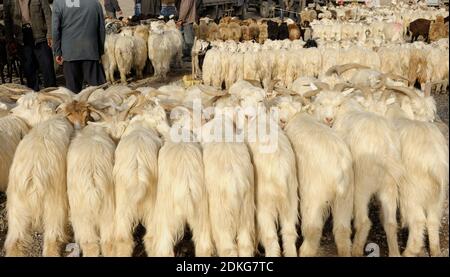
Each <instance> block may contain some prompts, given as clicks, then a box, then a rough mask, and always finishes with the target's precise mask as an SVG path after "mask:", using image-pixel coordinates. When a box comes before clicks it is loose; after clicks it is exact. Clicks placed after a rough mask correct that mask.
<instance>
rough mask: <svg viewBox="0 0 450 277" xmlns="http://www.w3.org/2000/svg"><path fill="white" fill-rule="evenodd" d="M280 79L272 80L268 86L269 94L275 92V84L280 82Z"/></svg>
mask: <svg viewBox="0 0 450 277" xmlns="http://www.w3.org/2000/svg"><path fill="white" fill-rule="evenodd" d="M279 81H280V80H278V79H276V80H271V81H270V83H269V86H268V87H267V94H268V95H271V94H272V93H273V89H274V87H275V85H276V84H277V83H278V82H279Z"/></svg>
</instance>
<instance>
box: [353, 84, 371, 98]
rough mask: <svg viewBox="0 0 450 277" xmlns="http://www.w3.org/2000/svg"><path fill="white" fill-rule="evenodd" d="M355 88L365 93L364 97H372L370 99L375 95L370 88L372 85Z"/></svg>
mask: <svg viewBox="0 0 450 277" xmlns="http://www.w3.org/2000/svg"><path fill="white" fill-rule="evenodd" d="M355 88H356V89H359V90H360V91H361V92H362V93H363V94H364V97H365V98H366V99H370V100H372V99H373V95H372V91H371V90H370V87H368V86H356V87H355Z"/></svg>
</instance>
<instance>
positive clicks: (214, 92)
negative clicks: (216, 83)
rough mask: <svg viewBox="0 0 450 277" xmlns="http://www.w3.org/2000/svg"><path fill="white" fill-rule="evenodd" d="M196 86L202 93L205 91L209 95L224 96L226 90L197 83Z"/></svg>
mask: <svg viewBox="0 0 450 277" xmlns="http://www.w3.org/2000/svg"><path fill="white" fill-rule="evenodd" d="M198 88H199V89H200V90H201V92H202V93H205V94H207V95H209V96H224V95H226V94H227V93H228V92H227V91H223V92H222V91H220V90H217V89H215V88H213V87H209V86H205V85H198Z"/></svg>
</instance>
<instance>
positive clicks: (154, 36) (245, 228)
mask: <svg viewBox="0 0 450 277" xmlns="http://www.w3.org/2000/svg"><path fill="white" fill-rule="evenodd" d="M410 10H412V11H413V12H411V13H409V11H410ZM348 11H350V12H348ZM400 12H402V14H404V16H403V17H402V19H403V20H405V18H408V20H411V21H413V20H415V18H414V16H415V15H417V14H421V17H423V18H429V19H436V17H439V16H442V11H441V10H438V9H429V8H421V6H416V7H415V8H411V7H409V10H408V9H406V8H405V6H403V5H399V6H398V7H396V8H391V9H382V8H380V9H370V10H369V9H364V8H349V9H347V10H344V9H343V8H335V9H334V12H333V13H332V12H331V11H328V10H324V11H323V12H322V13H320V14H319V15H317V14H316V15H315V16H314V15H312V12H311V11H305V12H304V16H302V20H304V21H305V20H306V19H307V18H308V16H310V17H311V20H310V23H311V26H312V29H313V32H312V37H314V38H315V41H316V42H317V47H309V46H311V43H308V42H304V40H302V39H299V37H300V36H301V34H302V30H301V28H302V26H300V27H299V26H297V28H298V29H299V30H300V32H297V29H296V28H295V27H290V28H289V26H290V25H292V24H286V26H287V27H288V28H287V29H286V28H284V27H281V26H282V24H283V23H281V24H279V25H277V26H278V27H279V28H278V35H279V34H280V29H282V30H284V31H282V32H281V33H284V34H286V32H285V31H286V30H287V34H288V37H287V38H285V39H280V37H278V35H277V37H276V38H275V37H272V38H271V37H270V34H271V33H272V30H273V28H272V27H274V26H275V25H273V22H275V21H270V22H272V23H269V22H258V21H254V20H247V21H245V22H244V21H242V22H238V21H236V20H233V19H231V18H227V19H225V20H223V21H222V22H221V23H219V24H216V23H212V22H209V21H208V20H206V21H205V20H204V21H201V22H200V24H199V25H198V26H196V33H197V38H198V41H197V42H196V43H195V45H194V49H193V51H194V52H197V51H198V52H200V50H206V54H205V57H204V60H203V65H202V72H203V74H202V79H203V84H192V85H191V86H188V87H186V86H183V85H181V84H179V83H178V82H175V83H172V84H168V85H163V86H162V87H159V88H157V89H156V88H152V87H149V86H145V85H144V84H145V83H144V82H137V83H134V84H129V85H128V86H127V85H125V83H126V82H127V74H128V73H129V72H130V71H131V69H134V70H135V72H136V75H137V76H138V77H139V78H141V77H142V70H143V69H144V67H145V64H146V62H147V60H148V59H150V62H151V63H152V66H153V68H154V71H155V76H157V77H159V78H163V79H164V78H166V76H167V73H168V72H169V71H170V66H171V64H172V63H179V62H180V59H181V49H182V37H181V33H180V31H179V30H178V29H177V28H176V25H175V22H173V21H168V22H166V23H165V22H162V21H153V22H151V23H150V25H149V26H148V25H138V26H134V27H130V26H122V23H121V22H118V21H111V22H108V23H107V29H108V30H109V32H108V35H107V38H106V43H105V55H104V57H103V58H102V60H103V62H102V64H103V66H104V67H105V71H106V73H107V77H108V81H109V82H110V83H108V84H105V85H103V86H99V87H88V88H86V89H84V90H83V91H82V92H80V93H79V94H74V93H72V92H71V91H69V90H67V89H65V88H63V87H59V88H47V89H44V90H41V91H39V92H34V91H31V90H30V89H28V88H25V87H22V86H19V85H12V84H5V85H0V191H1V192H6V196H7V203H6V208H7V218H8V233H7V237H6V241H5V244H4V248H5V250H6V255H7V256H25V255H27V254H28V253H27V248H28V245H29V244H30V242H31V240H32V233H33V231H39V232H43V253H42V254H43V256H59V255H61V247H62V246H63V245H64V243H67V241H68V239H69V238H68V237H69V235H68V230H67V227H68V225H69V224H70V225H71V226H72V228H73V234H74V239H75V242H76V243H78V244H79V245H80V248H81V250H82V253H83V256H100V255H102V256H131V255H132V253H133V249H134V247H135V242H134V238H133V231H134V228H135V227H136V226H137V225H138V224H139V223H141V224H142V225H143V226H144V227H145V228H146V233H145V235H144V238H143V243H144V245H145V251H146V253H147V255H148V256H174V255H175V253H174V246H175V244H176V243H177V242H179V241H180V240H181V239H182V238H183V235H184V230H185V228H186V226H187V225H189V227H190V229H191V230H192V234H193V236H192V240H193V242H194V246H195V256H213V255H217V256H221V257H222V256H240V257H248V256H254V255H255V254H256V251H257V246H258V244H261V245H262V246H263V248H264V252H265V253H264V255H265V256H267V257H276V256H316V255H317V254H318V253H319V248H320V241H321V237H322V231H323V227H324V224H325V221H326V220H327V218H328V217H330V216H331V217H332V219H333V220H332V224H333V229H332V232H333V235H334V240H335V244H336V248H337V254H338V255H339V256H362V255H363V254H364V247H365V244H366V240H367V237H368V234H369V231H370V229H371V221H370V219H369V202H370V201H371V199H372V198H373V197H375V198H376V199H377V200H378V201H379V203H380V212H379V213H380V217H381V222H382V224H383V228H384V231H385V232H386V239H387V245H388V253H389V256H400V255H403V256H418V255H421V254H422V251H423V249H424V247H425V242H424V238H425V236H424V234H425V232H426V233H427V234H428V241H429V249H430V255H431V256H440V255H441V249H440V239H439V229H440V223H441V218H442V213H443V210H444V202H445V200H446V197H447V191H448V184H449V153H448V141H447V139H446V137H445V135H444V134H443V133H446V132H448V128H447V127H446V126H445V124H443V123H442V122H440V119H439V117H438V116H437V108H436V103H435V100H434V98H433V96H432V95H431V87H430V85H429V84H432V83H434V82H437V81H444V84H443V86H444V89H445V87H446V86H447V85H448V78H449V77H448V70H449V65H448V49H449V41H448V38H441V39H438V40H436V41H434V42H432V43H430V44H427V43H425V42H414V43H408V44H407V43H404V42H403V41H401V42H400V41H396V40H392V37H390V36H386V35H385V34H383V35H380V36H378V34H379V33H377V32H366V31H363V33H364V35H363V38H362V39H361V37H360V35H361V34H360V33H356V32H359V31H357V30H358V28H349V29H352V30H351V32H352V33H346V35H345V36H343V35H342V34H343V33H344V31H343V29H345V28H344V25H345V24H347V23H348V24H354V23H353V22H347V23H345V22H344V21H350V20H361V18H362V17H363V16H364V18H366V20H367V18H369V17H372V18H376V17H377V16H381V17H382V18H384V19H386V18H390V17H394V18H395V16H396V14H397V13H400ZM306 13H308V15H307V14H306ZM316 13H317V12H316ZM447 13H448V12H447ZM330 14H331V17H333V14H335V15H334V16H335V17H336V18H337V20H341V21H343V23H342V25H341V27H342V28H341V33H340V35H339V36H338V35H330V34H329V33H327V32H324V34H325V35H324V36H323V37H320V36H317V37H315V35H314V34H316V35H317V32H319V34H320V32H321V31H317V30H319V29H320V27H319V28H317V27H318V26H319V25H321V24H322V25H326V24H327V20H330V16H329V15H330ZM444 15H445V14H444ZM408 16H409V17H408ZM314 17H316V18H318V19H320V21H319V20H316V22H315V21H314V19H315V18H314ZM333 18H334V17H333ZM377 20H378V19H377ZM379 21H380V22H383V20H379ZM387 21H388V22H387V23H389V21H390V19H387ZM288 22H290V21H288ZM393 22H397V21H395V20H394V21H393ZM212 24H216V25H217V28H218V29H217V32H216V33H215V31H214V32H211V26H213V28H215V27H214V25H212ZM220 24H223V26H222V28H220ZM264 24H266V25H267V28H262V29H261V28H260V27H261V26H264ZM224 25H227V26H225V27H226V28H225V27H224ZM269 25H273V26H272V27H269ZM236 26H239V28H238V27H236ZM283 26H284V25H283ZM368 26H369V25H368ZM402 26H405V25H402ZM221 29H222V32H223V34H224V36H225V37H224V36H221V34H220V30H221ZM238 29H239V30H240V31H237V30H238ZM325 29H326V28H325ZM213 30H214V29H213ZM223 30H225V31H223ZM257 30H258V32H257ZM261 30H263V31H262V32H261ZM402 30H403V27H402ZM404 30H405V32H406V29H404ZM264 32H266V34H267V36H266V35H265V34H264ZM291 32H292V36H291ZM294 32H296V34H298V35H295V36H294ZM214 33H215V34H216V35H217V36H216V35H214V36H216V37H214V36H210V35H211V34H214ZM239 34H240V35H239ZM256 34H257V35H256ZM238 35H239V36H238ZM404 35H405V33H403V31H402V36H401V37H402V39H403V36H404ZM213 37H214V38H213ZM294 37H295V38H294ZM393 37H395V36H393ZM210 38H213V39H210ZM247 38H251V39H247ZM261 38H264V39H263V41H261ZM262 42H264V43H262ZM305 45H306V46H307V47H306V48H305ZM116 70H118V71H119V72H120V76H121V82H122V84H120V85H119V84H111V83H112V82H114V72H115V71H116ZM445 80H446V82H447V83H445ZM414 85H416V86H417V85H420V86H421V87H422V89H417V88H414ZM252 111H253V112H252ZM254 111H257V112H254ZM263 119H265V120H268V122H264V121H263V122H264V123H263V125H264V126H261V121H262V120H263ZM266 123H267V125H269V126H270V127H267V126H266ZM218 126H219V127H220V128H217V127H218ZM255 129H256V130H258V131H259V132H260V134H262V135H260V136H256V137H255V136H251V134H252V131H253V130H255ZM221 130H222V131H223V130H231V131H232V133H233V136H232V139H230V138H229V137H227V138H225V137H224V136H225V135H226V134H223V133H221V132H220V131H221ZM180 132H181V133H183V134H185V135H186V137H187V138H188V139H186V140H181V141H180V140H178V139H177V138H178V136H176V134H179V133H180ZM217 132H219V134H218V133H217ZM273 136H275V141H276V143H275V144H271V145H269V144H270V142H273V141H272V140H271V139H274V137H273ZM217 137H219V139H217ZM238 137H241V138H243V139H242V140H239V139H237V138H238ZM267 146H273V147H272V148H271V151H264V149H265V147H267ZM397 211H399V212H400V215H401V222H400V224H399V223H398V222H397ZM298 225H300V226H301V227H300V229H301V234H300V235H301V236H302V238H303V241H302V244H301V246H300V249H297V247H296V241H297V238H298V236H299V234H298V233H297V226H298ZM399 226H402V227H406V228H408V230H409V234H408V241H407V245H406V248H405V250H404V251H403V252H402V253H400V249H399V244H398V241H397V231H398V228H399ZM278 230H280V235H281V241H280V240H279V237H278ZM353 230H354V234H353ZM352 238H353V239H352ZM280 242H281V243H280ZM280 244H281V245H280Z"/></svg>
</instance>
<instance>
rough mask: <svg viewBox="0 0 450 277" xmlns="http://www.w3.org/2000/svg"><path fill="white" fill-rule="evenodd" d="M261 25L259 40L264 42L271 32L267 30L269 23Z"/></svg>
mask: <svg viewBox="0 0 450 277" xmlns="http://www.w3.org/2000/svg"><path fill="white" fill-rule="evenodd" d="M258 25H259V36H258V42H259V43H261V44H263V43H264V42H265V41H266V40H267V39H268V38H269V32H268V30H267V23H265V22H264V23H260V24H258Z"/></svg>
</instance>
